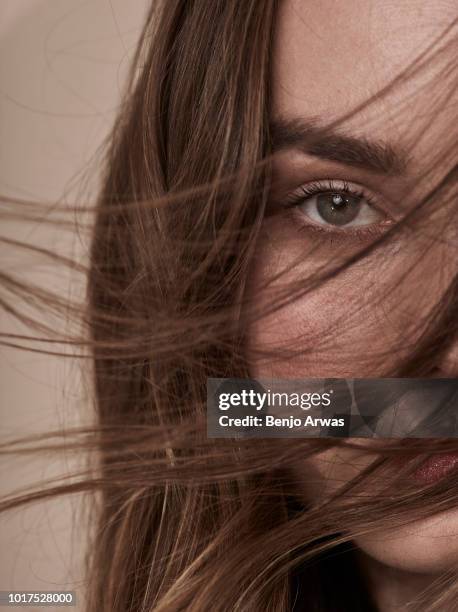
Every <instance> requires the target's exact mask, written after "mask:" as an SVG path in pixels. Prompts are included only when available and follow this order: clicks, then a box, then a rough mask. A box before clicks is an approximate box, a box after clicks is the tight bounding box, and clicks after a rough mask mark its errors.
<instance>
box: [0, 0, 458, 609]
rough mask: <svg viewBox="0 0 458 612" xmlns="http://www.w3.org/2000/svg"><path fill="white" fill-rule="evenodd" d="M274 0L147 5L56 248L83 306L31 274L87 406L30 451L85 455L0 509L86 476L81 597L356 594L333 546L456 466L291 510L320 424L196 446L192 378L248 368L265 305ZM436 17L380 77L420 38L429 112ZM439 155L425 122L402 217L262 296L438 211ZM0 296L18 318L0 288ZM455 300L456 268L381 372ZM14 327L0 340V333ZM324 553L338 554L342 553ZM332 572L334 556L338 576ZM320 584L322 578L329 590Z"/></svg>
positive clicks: (418, 497) (339, 600) (363, 602)
mask: <svg viewBox="0 0 458 612" xmlns="http://www.w3.org/2000/svg"><path fill="white" fill-rule="evenodd" d="M276 5H277V2H276V0H264V1H263V2H259V1H258V0H244V1H243V2H231V1H227V0H212V1H211V2H208V1H206V0H186V1H183V0H167V1H166V2H163V3H158V4H155V5H154V6H153V8H152V9H151V11H150V14H149V15H148V18H147V21H146V25H145V29H144V31H143V34H142V37H141V40H140V43H139V47H138V52H137V55H136V58H135V62H134V66H133V69H132V76H131V79H130V81H129V83H128V88H127V91H126V94H125V98H124V102H123V106H122V109H121V112H120V113H119V117H118V120H117V122H116V125H115V126H114V129H113V132H112V136H111V140H110V144H109V149H108V152H107V156H106V165H105V171H104V184H103V188H102V190H101V195H100V199H99V202H98V204H97V207H96V210H95V225H94V227H92V225H91V235H92V247H91V254H90V262H89V266H88V267H87V268H86V267H85V266H82V265H80V264H78V265H76V264H75V263H74V262H71V261H69V260H67V259H65V258H60V259H57V260H56V261H58V262H60V263H62V264H63V265H71V266H72V267H73V268H75V269H76V270H77V271H79V272H82V273H83V274H84V275H87V278H88V300H87V308H86V310H85V311H84V313H83V315H82V316H81V311H80V308H79V306H78V305H75V306H73V305H70V306H69V304H68V302H67V301H66V300H65V299H58V298H56V297H55V296H51V295H49V294H47V293H46V292H45V291H42V292H40V291H39V290H38V288H36V287H35V288H32V289H33V293H34V295H35V299H36V305H37V306H40V305H41V304H50V303H51V304H52V305H53V308H54V310H55V312H57V313H59V312H62V313H63V314H64V315H65V316H66V317H68V315H69V314H70V315H72V316H73V315H74V316H75V317H78V320H79V321H81V322H82V323H83V326H84V329H83V331H84V334H85V335H83V338H82V339H81V338H80V339H76V340H75V339H72V340H70V342H72V343H73V344H76V345H77V346H78V347H79V348H80V349H81V354H82V355H86V356H87V355H88V353H89V356H90V359H91V361H92V363H93V364H94V386H95V411H96V421H97V422H96V424H95V426H93V427H87V428H80V429H79V430H75V431H74V432H73V433H74V437H71V436H70V435H69V432H68V431H67V432H65V440H63V441H62V442H60V441H59V438H57V441H56V436H58V435H59V432H55V433H53V434H50V435H49V436H47V437H46V436H44V437H42V439H41V441H40V445H39V446H38V448H37V449H36V450H38V449H39V448H44V449H48V450H49V448H54V449H56V450H59V449H60V448H67V449H68V448H73V449H75V450H82V451H87V450H95V451H96V463H95V464H94V465H93V467H92V469H91V471H89V472H85V473H82V474H81V475H80V477H79V479H77V480H76V481H73V482H72V483H69V484H55V485H53V486H50V487H49V488H47V489H45V490H37V491H33V492H30V493H27V494H24V495H21V496H16V497H13V498H11V499H6V500H5V501H4V503H3V505H2V508H3V509H10V508H15V507H18V506H19V505H21V504H24V503H29V502H30V501H35V500H39V499H45V498H46V497H50V496H53V495H58V494H65V493H72V492H77V491H84V490H88V491H93V492H95V493H98V495H96V496H95V503H94V506H93V517H92V528H93V531H92V532H91V537H92V539H91V544H90V547H89V554H88V569H87V584H88V590H87V592H88V603H87V610H88V612H102V611H107V612H108V611H110V612H126V611H131V612H146V611H149V610H155V611H156V612H165V611H167V612H169V611H172V610H176V611H178V610H183V611H184V610H187V611H195V612H202V611H206V610H208V611H210V610H211V611H212V612H217V611H221V612H222V611H224V610H234V611H236V610H256V611H262V612H267V611H272V612H274V611H275V612H280V611H282V610H284V611H286V610H290V609H292V607H293V605H294V599H295V597H296V595H297V593H296V586H297V585H296V582H297V583H300V584H301V585H302V586H301V587H300V598H301V600H302V601H303V602H305V604H304V605H305V609H307V610H327V611H329V612H330V611H331V610H332V612H337V611H338V610H342V611H343V610H349V609H351V610H358V609H360V610H369V609H370V606H372V605H373V604H372V603H371V601H370V595H369V594H368V593H367V592H366V587H365V585H364V581H363V580H362V579H361V578H360V577H359V576H360V574H359V571H358V567H357V563H356V560H355V557H354V554H353V551H352V546H351V542H352V540H353V539H354V538H355V536H357V535H358V534H362V533H370V532H371V531H374V530H376V529H380V528H381V527H383V526H387V527H392V526H393V525H400V524H403V523H406V522H408V521H411V520H413V519H415V518H419V517H424V516H429V515H432V514H434V513H437V512H438V511H443V510H446V509H450V508H453V507H454V506H456V503H457V501H458V493H457V492H456V490H457V489H456V487H454V486H453V485H456V484H458V479H457V477H456V475H452V476H450V477H449V478H447V479H444V480H443V481H441V482H439V483H437V484H436V485H430V486H425V487H424V488H423V489H422V490H421V491H420V492H419V490H418V487H417V488H416V489H415V490H410V489H409V488H408V486H406V487H404V488H403V489H402V494H397V491H395V490H393V489H392V488H390V489H389V490H388V492H387V493H386V494H385V495H381V494H380V493H379V494H378V495H377V496H376V497H371V496H368V495H365V496H364V498H363V499H362V498H361V497H359V496H358V493H359V492H360V491H361V487H363V486H365V487H367V483H368V482H369V483H370V482H371V480H370V479H371V478H373V477H375V476H377V475H378V474H379V473H380V472H381V470H383V469H384V468H385V467H386V461H385V460H384V459H383V458H381V459H378V460H377V461H375V462H374V463H373V464H372V465H371V466H370V468H368V469H367V470H366V471H365V472H364V473H363V474H362V475H361V476H360V477H358V478H357V479H355V480H354V481H352V482H351V483H349V484H348V485H346V486H345V487H344V488H343V489H342V490H341V491H340V492H339V493H338V494H336V495H335V496H333V498H332V499H330V500H326V501H323V502H320V503H319V504H317V505H315V506H313V505H310V507H308V506H304V504H303V503H299V501H298V500H297V498H296V493H295V484H294V482H293V480H292V477H291V474H290V471H289V466H290V465H291V464H292V463H294V462H295V461H304V459H305V458H307V457H308V456H311V455H312V454H314V453H316V452H318V451H320V450H323V449H325V448H328V447H330V446H332V445H337V444H339V441H338V440H333V439H329V440H321V441H319V442H318V441H310V440H295V441H291V440H284V441H278V440H277V441H272V440H269V441H265V440H249V441H240V440H238V441H227V440H220V441H214V440H211V439H208V438H207V437H206V435H205V431H206V429H205V401H206V386H205V385H206V379H207V377H209V376H212V377H226V376H232V377H235V376H238V377H244V376H245V377H246V376H249V372H250V364H249V362H248V359H247V356H246V354H245V353H246V351H245V334H246V330H247V329H248V328H249V323H250V318H251V317H254V316H264V315H265V314H267V312H264V313H261V314H260V313H259V312H258V311H257V310H256V309H255V308H254V307H253V305H252V304H251V302H250V301H249V300H248V298H247V291H246V288H247V287H246V285H247V279H248V275H249V271H250V267H251V263H252V257H253V253H254V250H255V246H256V241H257V238H258V235H259V231H260V229H261V226H262V223H263V219H264V218H265V215H266V208H267V207H268V200H269V187H270V184H269V183H270V180H271V175H270V159H271V158H270V155H271V152H272V139H271V131H270V125H269V121H270V99H271V96H270V90H269V88H270V73H271V55H272V40H273V33H274V25H275V15H276V8H277V7H276ZM455 25H456V24H453V26H455ZM452 34H453V27H452V26H451V27H450V28H449V29H448V30H447V32H446V36H445V35H444V40H446V43H447V44H445V43H444V42H443V41H442V43H441V44H438V45H436V47H435V48H432V49H431V50H430V51H431V53H430V54H429V55H428V57H420V58H418V60H417V61H416V62H415V63H414V64H413V65H412V66H410V67H409V69H408V70H407V71H406V72H405V73H403V74H402V75H399V76H398V77H396V78H395V79H394V80H393V82H392V83H391V84H390V86H389V88H392V87H396V85H397V84H398V83H399V82H402V81H403V80H405V79H407V78H409V77H410V76H411V75H412V74H414V73H416V72H417V71H418V70H421V69H422V67H423V66H424V65H425V62H428V63H429V62H430V61H431V57H430V55H434V58H435V59H436V60H437V61H438V62H439V66H440V69H438V70H437V71H436V75H437V83H438V85H439V86H440V88H441V89H440V91H444V96H443V97H442V98H440V97H439V96H438V99H436V100H435V105H436V108H440V107H441V105H443V104H444V101H445V99H446V98H447V97H448V96H449V95H450V91H455V89H456V74H455V73H454V72H453V69H452V64H451V61H450V55H449V54H447V52H448V51H449V50H450V49H451V48H452V46H451V45H452V43H454V40H452V41H450V37H451V35H452ZM452 38H453V37H452ZM452 60H453V58H452ZM387 90H388V88H387ZM385 93H386V92H385V91H382V92H380V93H379V94H378V96H383V95H385ZM370 102H371V101H370V100H369V101H368V102H367V103H368V104H369V103H370ZM359 110H360V109H355V111H354V112H355V113H357V112H359ZM452 136H453V135H452ZM311 138H312V136H311ZM454 154H455V151H454V149H453V143H452V138H450V140H449V141H447V139H445V138H444V147H443V151H441V155H440V158H438V159H435V160H433V161H432V163H431V168H432V169H433V168H437V167H442V168H443V169H444V170H443V172H442V175H441V178H440V180H439V181H436V182H435V185H434V188H433V189H432V190H430V193H429V194H428V196H427V197H426V198H424V200H422V202H419V203H418V206H417V207H416V210H415V211H414V213H412V214H411V215H409V216H408V217H407V218H406V219H404V220H403V222H401V223H399V224H398V226H396V227H395V228H394V229H393V230H392V231H390V232H388V234H387V235H386V236H384V237H383V238H382V239H380V240H378V241H377V242H376V243H374V244H372V245H371V246H370V247H368V248H365V249H362V250H361V252H360V253H358V255H357V257H356V256H355V257H353V258H352V259H351V260H348V261H346V262H344V263H343V264H341V265H339V266H335V265H334V266H331V267H327V268H326V270H324V271H323V272H322V273H321V274H320V275H319V276H318V277H317V276H314V277H313V278H310V279H305V280H304V282H301V284H300V286H296V287H289V288H288V291H285V293H284V294H282V295H279V296H278V300H277V301H276V303H275V304H272V305H271V306H270V307H269V308H270V311H272V310H273V309H274V308H281V307H282V305H284V303H285V301H286V300H288V301H290V300H293V299H297V298H298V297H299V296H302V295H305V294H306V293H307V292H311V291H313V290H314V288H315V287H316V286H317V285H318V284H319V283H323V282H326V281H327V279H329V278H331V277H332V276H335V275H336V274H339V273H340V272H341V271H342V270H343V269H345V268H346V267H348V266H350V265H352V264H353V263H355V261H357V260H358V259H359V258H362V257H364V256H366V255H367V254H368V253H369V252H370V251H371V250H372V249H375V248H377V246H378V245H379V243H381V242H383V241H384V240H389V239H390V235H393V234H395V232H399V231H402V227H403V226H405V225H407V224H409V225H410V224H413V223H414V219H418V223H419V224H421V222H422V220H423V221H424V219H425V215H426V212H425V211H426V206H425V203H428V215H430V214H431V213H430V211H431V209H432V206H433V204H434V206H435V207H436V210H437V207H438V206H439V204H435V202H439V201H440V204H441V206H443V205H444V202H447V203H448V205H449V206H452V204H453V198H456V190H454V189H453V184H454V180H456V164H454V163H453V155H454ZM455 161H456V160H455ZM431 172H432V171H431ZM16 204H17V203H16ZM24 206H25V205H24ZM25 208H26V209H27V206H25ZM23 210H24V209H23ZM27 210H28V209H27ZM84 212H85V213H86V212H87V210H85V211H84ZM89 213H90V218H91V215H92V213H93V211H89ZM57 222H58V223H65V222H64V221H62V218H60V219H59V220H58V221H57ZM41 253H42V254H43V255H45V256H51V255H52V254H51V253H47V252H45V251H44V250H43V249H41ZM2 281H3V286H4V287H6V289H7V290H8V291H9V292H10V293H13V295H15V296H20V297H21V298H23V297H24V296H27V295H29V294H30V293H31V288H30V287H28V288H27V287H22V286H21V284H20V283H19V282H18V281H17V280H15V279H12V278H11V277H9V276H7V275H6V274H5V275H2ZM2 304H3V306H4V307H5V308H6V309H7V310H9V311H10V312H13V314H16V315H17V316H19V318H21V319H22V321H23V322H25V323H27V324H28V325H35V327H36V326H37V325H38V324H37V323H36V321H35V319H33V318H31V316H29V315H28V316H25V315H23V316H21V313H20V312H18V310H17V308H15V307H14V306H11V305H10V304H9V303H8V302H7V300H6V299H4V300H3V299H2ZM456 306H457V279H456V275H455V278H454V280H453V282H452V283H451V285H450V287H449V289H448V291H447V292H446V294H444V296H443V298H442V300H441V302H440V303H439V304H438V305H437V308H436V310H435V312H434V313H432V314H431V315H430V319H431V320H430V321H427V322H426V321H424V320H422V321H421V334H420V338H418V337H417V338H416V346H412V350H411V352H410V356H409V358H408V359H407V360H405V361H404V362H403V364H402V365H401V366H399V367H398V368H397V370H396V372H388V371H381V372H380V375H382V376H386V375H398V376H428V375H429V374H430V373H431V371H432V370H433V369H434V366H435V363H436V361H437V359H438V356H439V355H440V354H442V353H444V352H445V351H446V350H447V348H448V346H449V345H450V343H451V342H452V340H453V339H454V338H455V337H456V331H457V330H456V312H457V308H456ZM38 329H39V331H41V333H42V335H43V334H44V335H45V336H47V338H48V341H49V342H55V343H58V342H64V341H65V340H66V339H65V338H63V337H61V336H59V335H58V334H57V335H56V333H55V330H54V329H50V328H49V327H46V326H43V325H39V326H38ZM51 334H53V336H52V338H50V336H51ZM403 341H404V342H405V338H404V339H403ZM17 342H19V339H18V338H11V337H9V338H8V337H5V336H4V343H6V344H7V343H9V344H14V343H17ZM88 349H89V350H88ZM50 350H51V351H52V350H53V349H52V346H51V349H50ZM301 350H313V346H312V347H302V348H301ZM293 354H294V351H293V350H292V352H291V353H289V356H291V355H293ZM285 355H286V354H285ZM70 433H71V432H70ZM23 442H24V441H23ZM27 443H28V444H30V440H27ZM423 444H424V443H423V442H421V441H420V442H415V441H408V442H406V441H398V442H397V443H390V444H387V447H386V448H385V449H377V451H378V452H379V453H381V455H383V454H385V455H387V456H388V457H391V456H395V455H399V454H403V455H408V456H409V455H411V456H412V457H413V458H415V457H416V456H417V455H418V454H419V453H420V452H423V453H424V446H423ZM22 447H23V445H22V444H20V441H19V442H17V443H12V444H10V445H5V446H4V447H3V451H4V452H18V451H19V450H25V449H29V450H30V446H25V448H22ZM452 448H453V449H455V450H456V448H457V444H456V442H454V441H453V440H449V441H438V440H435V441H434V440H431V441H430V450H431V451H433V450H436V451H442V450H450V449H452ZM422 449H423V450H422ZM414 463H415V461H414ZM412 469H413V468H412ZM364 490H366V489H364ZM94 521H95V522H94ZM333 551H334V552H335V551H337V552H340V553H345V556H342V557H340V558H341V559H345V561H343V562H339V557H338V556H333V555H332V552H333ZM344 567H345V568H347V570H348V569H349V568H351V569H352V571H351V572H350V571H347V573H346V574H345V576H346V580H343V579H342V576H343V568H344ZM339 576H340V579H339ZM330 584H334V585H336V584H338V585H339V586H338V588H337V589H336V591H333V589H330V588H329V585H330ZM304 585H305V586H304ZM336 592H337V596H336V595H335V593H336ZM355 593H356V594H357V596H355ZM457 601H458V588H457V585H456V583H455V581H454V575H452V574H451V573H450V574H447V575H444V577H443V578H442V581H438V583H437V584H436V585H433V587H432V588H431V589H430V592H427V593H425V594H424V600H423V602H420V601H418V602H416V604H415V605H416V607H415V610H418V609H424V610H437V611H439V610H444V609H452V608H453V606H454V605H456V602H457ZM297 605H298V604H297V602H296V606H297Z"/></svg>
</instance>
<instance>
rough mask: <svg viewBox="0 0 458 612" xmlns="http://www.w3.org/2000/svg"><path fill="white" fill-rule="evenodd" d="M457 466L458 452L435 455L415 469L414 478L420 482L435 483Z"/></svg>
mask: <svg viewBox="0 0 458 612" xmlns="http://www.w3.org/2000/svg"><path fill="white" fill-rule="evenodd" d="M457 467H458V452H457V453H444V454H441V455H433V456H431V457H429V458H428V459H426V460H425V461H424V462H423V463H422V464H421V465H420V467H419V468H418V469H417V470H415V472H414V473H413V478H414V480H415V481H416V482H418V483H419V484H434V483H436V482H439V480H441V479H442V478H444V477H445V476H446V475H447V474H449V473H450V472H451V471H452V470H454V469H456V468H457Z"/></svg>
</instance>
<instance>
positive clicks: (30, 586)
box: [0, 0, 149, 609]
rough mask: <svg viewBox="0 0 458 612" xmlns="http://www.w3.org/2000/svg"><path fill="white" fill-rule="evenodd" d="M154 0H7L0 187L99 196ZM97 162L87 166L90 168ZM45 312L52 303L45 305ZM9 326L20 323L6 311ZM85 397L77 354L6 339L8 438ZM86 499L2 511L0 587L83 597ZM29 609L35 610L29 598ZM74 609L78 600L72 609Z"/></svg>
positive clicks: (59, 284) (41, 239) (45, 231)
mask: <svg viewBox="0 0 458 612" xmlns="http://www.w3.org/2000/svg"><path fill="white" fill-rule="evenodd" d="M148 4H149V2H148V1H147V0H134V1H132V0H130V1H129V2H126V1H125V0H111V1H110V0H89V1H88V0H86V1H82V0H1V3H0V194H1V195H2V196H12V197H15V198H22V199H26V200H34V201H40V202H50V203H51V202H58V201H59V202H61V203H62V204H61V205H65V204H66V203H73V204H74V203H75V202H77V201H78V198H82V197H83V196H82V194H84V198H85V199H86V201H87V200H91V198H92V201H93V199H94V197H95V194H96V192H97V185H98V177H97V169H98V159H99V157H100V155H99V154H98V151H99V149H100V146H101V143H103V140H104V137H105V136H106V135H107V133H108V131H109V130H110V127H111V125H112V123H113V120H114V118H115V115H116V111H117V107H118V104H119V98H120V92H121V91H122V88H123V84H124V81H125V77H126V73H127V68H128V66H129V63H130V60H131V59H132V56H133V52H134V48H135V45H136V41H137V39H138V36H139V34H140V30H141V28H142V25H143V21H144V16H145V11H146V9H147V6H148ZM89 170H90V171H89ZM0 235H1V236H6V237H8V238H13V239H14V240H26V241H29V242H32V243H33V244H36V245H38V246H45V247H47V248H50V249H57V250H58V251H59V252H61V253H66V254H72V255H76V256H77V257H81V258H83V259H84V255H85V252H86V250H87V240H86V239H84V238H82V237H78V236H77V235H75V234H74V233H73V234H69V233H65V232H62V231H57V230H56V229H53V228H52V227H49V226H46V225H44V224H40V223H38V222H34V223H27V224H24V223H22V222H13V221H10V222H8V223H3V224H2V227H1V229H0ZM0 257H1V258H2V267H4V269H6V270H7V271H8V270H9V271H10V272H11V273H14V274H16V275H17V274H20V275H21V276H23V277H24V278H26V279H27V280H29V281H31V282H33V283H35V284H38V285H40V286H46V287H49V288H53V289H58V290H59V291H60V292H61V294H62V295H64V296H65V295H75V294H76V295H77V296H80V297H81V296H82V295H83V291H84V289H83V288H82V287H78V286H76V287H74V286H72V284H71V279H70V278H69V277H68V276H67V275H66V274H65V271H64V270H62V269H61V270H58V269H56V268H55V265H53V264H52V263H49V264H47V265H45V264H44V263H43V261H38V260H37V258H36V257H34V256H33V255H32V254H31V255H29V256H28V257H26V256H24V255H21V257H19V255H18V252H17V251H14V250H12V249H11V248H9V247H6V246H2V247H1V251H0ZM43 317H44V318H45V319H46V317H47V313H46V312H43ZM1 328H2V331H8V332H10V333H20V332H21V331H22V332H24V329H21V328H20V327H19V325H18V324H16V323H15V322H14V321H12V320H10V319H8V318H7V317H6V316H3V315H2V322H1ZM88 407H89V400H88V391H87V382H85V377H84V375H83V376H82V375H81V368H80V364H79V362H78V360H75V359H71V358H59V357H49V356H44V355H40V354H33V353H27V352H22V351H19V350H16V349H9V348H4V347H0V423H1V430H2V439H3V438H4V437H8V438H9V437H10V436H16V435H25V434H29V433H33V432H40V431H48V430H50V429H56V428H58V427H60V426H62V425H64V426H67V425H73V424H77V423H78V422H79V421H80V419H81V415H84V414H85V410H87V409H88ZM72 461H73V460H72V458H71V457H67V456H65V455H64V456H62V459H60V460H56V459H51V458H50V457H46V456H43V457H41V458H40V460H38V459H36V458H34V459H33V460H30V459H23V458H21V459H20V460H19V459H18V458H14V457H8V458H6V459H5V458H2V466H1V488H2V492H4V491H11V490H12V489H19V488H21V487H23V486H26V485H27V484H28V483H31V482H32V483H40V482H44V481H45V480H46V479H49V478H51V477H52V476H54V475H56V474H61V473H62V472H66V471H69V470H70V469H71V468H72V465H73V463H72ZM80 506H81V499H80V498H79V497H77V496H75V497H73V498H72V499H69V498H66V499H57V500H53V501H52V502H48V503H45V504H43V503H41V504H39V505H37V506H34V507H31V508H27V509H21V510H15V511H13V512H12V513H9V514H7V515H5V516H3V517H1V518H0V550H1V553H0V556H1V559H0V590H27V591H30V590H35V591H36V590H41V591H43V590H44V591H46V590H48V591H49V590H60V589H76V591H77V596H79V598H80V599H79V601H80V605H79V606H77V608H80V607H82V606H81V602H82V597H83V595H84V589H83V588H82V587H80V586H79V584H80V582H81V580H82V577H83V576H82V572H81V565H80V563H81V557H82V554H83V553H84V547H83V544H84V532H83V531H82V528H80V527H78V526H76V528H75V529H72V524H73V521H72V517H78V516H79V514H80V512H81V507H80ZM28 609H30V608H28ZM73 609H74V608H73Z"/></svg>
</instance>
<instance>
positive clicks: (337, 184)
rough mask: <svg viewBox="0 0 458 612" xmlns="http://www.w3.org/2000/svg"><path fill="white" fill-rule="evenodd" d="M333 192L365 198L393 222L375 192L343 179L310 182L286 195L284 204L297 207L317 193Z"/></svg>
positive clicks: (386, 208)
mask: <svg viewBox="0 0 458 612" xmlns="http://www.w3.org/2000/svg"><path fill="white" fill-rule="evenodd" d="M333 191H342V192H346V193H349V194H351V195H354V196H358V197H361V198H363V199H364V200H365V201H366V202H367V203H368V205H369V206H372V207H373V208H375V209H376V210H377V211H378V212H379V213H380V214H382V215H384V216H385V217H386V218H387V219H389V220H393V221H394V218H393V216H392V215H391V214H390V212H389V210H388V207H387V206H384V205H383V200H382V198H380V197H379V196H377V195H375V194H374V192H373V191H372V190H370V189H367V188H366V187H363V186H362V185H359V184H358V183H354V182H352V181H347V180H343V179H329V178H328V179H324V180H322V179H320V180H314V181H308V182H306V183H302V184H301V185H300V186H299V187H296V188H295V189H294V190H293V191H291V192H289V194H286V195H285V198H284V202H286V206H288V205H290V206H295V205H297V204H299V203H300V202H301V201H305V200H306V199H307V198H308V197H312V196H313V195H315V194H317V193H326V192H333Z"/></svg>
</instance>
